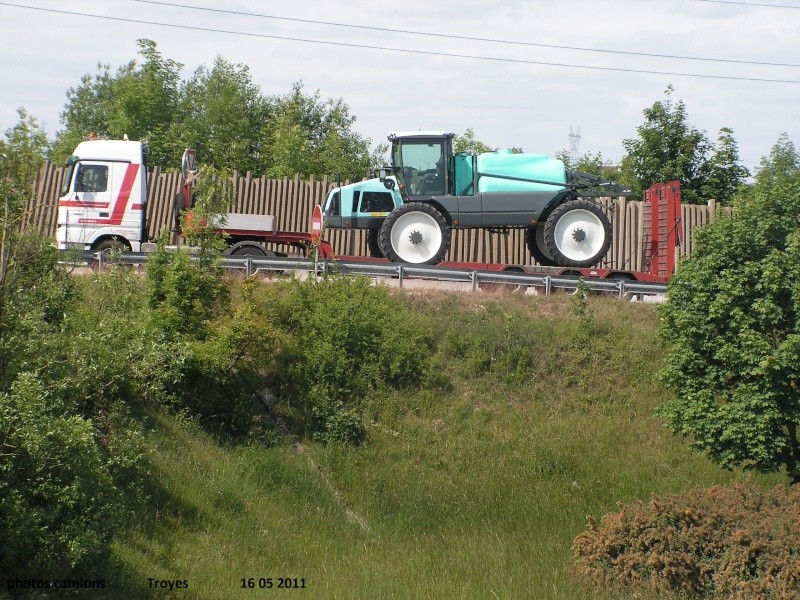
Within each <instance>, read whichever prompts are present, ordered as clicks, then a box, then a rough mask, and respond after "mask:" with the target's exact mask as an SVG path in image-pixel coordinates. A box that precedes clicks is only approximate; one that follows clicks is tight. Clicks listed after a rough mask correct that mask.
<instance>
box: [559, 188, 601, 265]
mask: <svg viewBox="0 0 800 600" xmlns="http://www.w3.org/2000/svg"><path fill="white" fill-rule="evenodd" d="M611 235H612V229H611V222H610V221H609V220H608V217H607V216H606V214H605V212H604V211H603V209H602V208H601V207H600V205H599V204H597V203H595V202H592V201H590V200H585V199H582V198H579V199H576V200H569V201H567V202H564V204H561V205H559V206H557V207H556V209H555V210H554V211H553V212H552V213H550V216H549V217H547V221H545V225H544V244H545V247H546V248H547V251H548V252H549V253H550V255H551V256H552V257H553V259H554V260H555V261H556V262H557V263H558V264H559V265H561V266H564V267H591V266H593V265H596V264H597V263H598V262H600V261H601V260H603V258H604V257H605V255H606V254H607V253H608V249H609V248H610V247H611Z"/></svg>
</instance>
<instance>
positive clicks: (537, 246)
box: [525, 225, 558, 267]
mask: <svg viewBox="0 0 800 600" xmlns="http://www.w3.org/2000/svg"><path fill="white" fill-rule="evenodd" d="M525 243H526V244H527V245H528V250H530V253H531V256H533V258H535V259H536V262H537V263H539V264H540V265H541V266H543V267H555V266H558V263H556V261H555V260H553V257H552V256H550V253H549V252H548V251H547V247H546V246H545V245H544V225H540V226H539V227H528V229H527V230H526V231H525Z"/></svg>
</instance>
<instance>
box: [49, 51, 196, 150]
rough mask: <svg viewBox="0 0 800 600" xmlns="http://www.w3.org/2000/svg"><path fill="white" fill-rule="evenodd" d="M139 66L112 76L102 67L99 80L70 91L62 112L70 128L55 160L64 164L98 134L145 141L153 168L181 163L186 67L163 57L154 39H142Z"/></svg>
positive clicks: (89, 80)
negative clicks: (179, 118) (178, 128)
mask: <svg viewBox="0 0 800 600" xmlns="http://www.w3.org/2000/svg"><path fill="white" fill-rule="evenodd" d="M137 44H138V46H139V54H140V55H141V56H142V57H143V59H144V60H143V62H142V63H141V64H140V63H138V62H137V61H135V60H133V61H131V62H129V63H128V64H127V65H124V66H123V67H121V68H120V69H119V70H118V71H117V74H116V75H111V70H110V67H109V66H108V65H98V70H99V73H98V74H96V75H95V76H94V77H92V76H90V75H88V74H86V75H84V76H83V78H82V79H81V85H80V86H78V87H77V88H70V89H69V90H68V91H67V99H68V100H67V104H66V106H65V107H64V110H63V111H62V113H61V122H62V124H63V125H65V127H66V129H65V130H63V131H60V132H59V133H58V135H57V139H56V144H55V152H54V158H56V159H57V160H64V159H66V157H67V156H69V154H70V153H71V152H72V149H73V148H74V147H75V146H76V145H77V143H78V142H80V141H81V140H83V139H85V138H86V136H87V135H89V133H91V132H94V133H96V134H97V135H98V136H100V137H110V138H115V139H122V137H123V136H124V135H127V136H128V137H129V138H130V139H138V140H144V141H147V143H148V149H149V160H150V163H151V164H156V165H173V164H178V161H179V160H180V152H181V150H182V149H180V148H179V145H180V144H179V143H175V139H174V138H175V133H176V132H175V129H174V127H173V123H174V122H175V120H176V115H177V108H178V104H179V84H180V71H181V69H182V67H183V65H181V64H180V63H177V62H175V61H173V60H171V59H164V58H163V57H162V56H161V53H160V52H159V51H158V49H157V47H156V43H155V42H154V41H152V40H146V39H140V40H138V41H137Z"/></svg>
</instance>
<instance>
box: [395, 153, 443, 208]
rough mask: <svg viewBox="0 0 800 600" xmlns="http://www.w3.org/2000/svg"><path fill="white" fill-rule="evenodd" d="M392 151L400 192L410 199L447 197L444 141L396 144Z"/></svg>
mask: <svg viewBox="0 0 800 600" xmlns="http://www.w3.org/2000/svg"><path fill="white" fill-rule="evenodd" d="M393 146H394V147H393V148H392V161H393V164H394V172H395V175H396V176H397V178H398V179H399V180H400V189H401V190H405V192H406V193H407V194H408V195H410V196H418V195H427V194H430V195H444V193H445V177H444V169H445V159H444V143H443V142H441V141H433V142H432V141H397V142H394V144H393Z"/></svg>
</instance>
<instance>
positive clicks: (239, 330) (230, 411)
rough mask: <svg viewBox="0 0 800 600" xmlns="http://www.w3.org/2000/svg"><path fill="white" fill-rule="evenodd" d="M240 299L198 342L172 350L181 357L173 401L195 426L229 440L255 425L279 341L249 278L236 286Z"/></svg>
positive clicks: (256, 288) (191, 342)
mask: <svg viewBox="0 0 800 600" xmlns="http://www.w3.org/2000/svg"><path fill="white" fill-rule="evenodd" d="M240 289H241V298H239V300H238V302H237V304H236V307H235V308H234V310H233V313H232V314H231V315H222V316H220V317H218V318H217V319H215V320H214V321H211V322H209V323H208V326H207V332H206V335H205V336H204V338H203V339H199V340H191V339H189V340H186V341H184V343H182V344H181V345H178V346H176V348H177V352H178V353H180V355H181V358H180V360H179V361H176V362H177V370H178V372H179V373H180V375H179V379H178V380H177V383H178V385H176V386H171V389H173V391H174V402H175V403H177V404H178V405H179V406H180V407H181V408H183V409H186V410H188V411H189V412H190V414H192V415H195V416H196V417H198V418H199V419H200V422H201V424H204V425H206V426H207V428H210V429H212V428H213V430H214V431H215V432H219V431H224V432H225V433H227V434H230V435H233V436H241V435H244V434H247V433H249V432H250V431H251V429H252V428H253V427H254V426H256V425H258V424H259V421H260V419H259V415H260V413H261V408H260V407H259V405H258V403H257V401H256V396H257V395H258V394H260V393H261V392H263V390H264V388H265V386H266V384H267V380H268V377H269V376H270V374H271V373H272V372H273V371H274V365H275V359H276V355H277V353H278V352H279V349H280V347H281V346H282V345H283V341H282V337H281V335H280V334H279V332H278V331H277V329H276V328H275V327H274V325H273V324H272V323H271V321H270V320H269V319H268V310H267V308H266V307H265V305H264V298H263V297H260V296H259V294H258V293H257V291H258V285H257V283H256V282H255V280H252V279H250V280H247V281H245V282H244V284H242V286H241V288H240Z"/></svg>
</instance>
